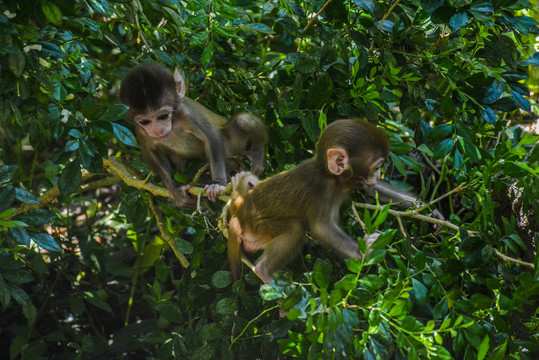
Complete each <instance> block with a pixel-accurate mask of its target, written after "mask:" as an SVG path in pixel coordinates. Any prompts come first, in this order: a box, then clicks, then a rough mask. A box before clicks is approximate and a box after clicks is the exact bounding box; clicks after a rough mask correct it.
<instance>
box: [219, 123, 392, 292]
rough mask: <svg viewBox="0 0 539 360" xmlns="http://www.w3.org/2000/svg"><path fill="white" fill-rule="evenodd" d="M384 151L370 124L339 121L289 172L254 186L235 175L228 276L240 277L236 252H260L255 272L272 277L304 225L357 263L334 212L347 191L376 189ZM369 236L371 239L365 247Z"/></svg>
mask: <svg viewBox="0 0 539 360" xmlns="http://www.w3.org/2000/svg"><path fill="white" fill-rule="evenodd" d="M388 153H389V144H388V140H387V137H386V136H385V135H384V133H383V132H382V131H380V130H379V129H378V128H376V126H374V125H371V124H369V123H367V122H366V121H363V120H338V121H335V122H333V123H332V124H330V125H329V126H327V127H326V128H325V129H324V131H323V132H322V134H321V136H320V140H319V142H318V146H317V150H316V154H315V156H314V157H313V158H311V159H308V160H305V161H304V162H302V163H301V164H299V165H298V166H297V167H295V168H294V169H292V170H289V171H285V172H282V173H279V174H277V175H275V176H272V177H270V178H268V179H266V180H263V181H261V182H260V183H258V184H257V183H256V180H253V179H256V177H255V176H254V175H253V174H249V173H244V174H240V175H238V177H237V178H235V179H234V182H235V185H237V187H238V188H237V189H235V191H234V193H233V195H232V199H231V203H230V214H231V217H230V221H229V238H228V259H229V262H230V268H231V271H232V275H233V278H234V279H239V276H240V272H241V254H242V250H245V251H246V252H255V251H258V250H264V252H263V254H262V256H261V257H260V258H259V259H258V260H257V262H256V266H255V271H256V273H257V275H258V276H259V277H260V278H261V279H263V280H264V281H265V282H266V283H270V282H271V280H272V278H273V273H274V272H275V271H276V270H278V269H281V268H282V267H283V266H285V265H286V264H287V263H288V262H289V261H290V260H292V259H293V258H294V257H295V256H296V255H297V254H298V253H299V252H300V250H301V248H302V243H303V241H302V238H303V236H304V232H305V230H306V228H309V229H310V231H311V233H312V236H313V238H314V239H315V240H316V241H318V242H320V243H321V244H323V245H326V246H328V247H330V248H332V249H333V250H334V251H335V252H336V253H337V254H338V255H340V256H341V257H344V258H350V257H353V258H358V259H360V258H361V257H362V254H361V253H360V251H359V250H358V245H357V240H355V239H353V238H352V237H350V236H349V235H348V234H346V233H345V232H344V231H343V230H341V229H340V228H339V226H338V222H339V208H340V206H341V204H342V203H343V202H344V201H345V200H346V199H347V194H348V192H349V191H350V190H352V189H354V188H359V189H368V188H371V187H373V186H374V185H376V183H377V182H378V180H379V179H380V167H381V166H382V164H383V162H384V161H385V159H386V157H387V155H388ZM250 184H253V187H252V188H251V189H249V187H250ZM255 185H256V186H255ZM375 239H376V236H371V237H369V238H368V239H367V242H368V244H367V245H368V246H369V245H371V244H372V242H374V240H375Z"/></svg>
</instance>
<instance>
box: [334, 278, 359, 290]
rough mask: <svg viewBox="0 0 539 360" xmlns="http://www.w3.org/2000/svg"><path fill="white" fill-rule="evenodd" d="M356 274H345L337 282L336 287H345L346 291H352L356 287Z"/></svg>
mask: <svg viewBox="0 0 539 360" xmlns="http://www.w3.org/2000/svg"><path fill="white" fill-rule="evenodd" d="M356 284H357V282H356V276H355V275H353V274H347V275H345V276H344V277H343V278H342V279H341V280H339V281H338V282H337V283H335V289H343V290H345V291H350V290H352V289H355V287H356Z"/></svg>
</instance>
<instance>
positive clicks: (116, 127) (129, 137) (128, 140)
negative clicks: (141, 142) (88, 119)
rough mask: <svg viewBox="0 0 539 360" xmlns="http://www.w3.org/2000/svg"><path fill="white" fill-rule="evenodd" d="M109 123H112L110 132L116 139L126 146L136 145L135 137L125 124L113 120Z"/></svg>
mask: <svg viewBox="0 0 539 360" xmlns="http://www.w3.org/2000/svg"><path fill="white" fill-rule="evenodd" d="M111 124H112V132H113V134H114V136H116V138H117V139H118V140H120V141H121V142H122V143H123V144H125V145H127V146H137V139H136V138H135V136H134V135H133V133H132V132H131V130H129V129H128V128H126V127H125V126H122V125H120V124H117V123H114V122H113V123H111Z"/></svg>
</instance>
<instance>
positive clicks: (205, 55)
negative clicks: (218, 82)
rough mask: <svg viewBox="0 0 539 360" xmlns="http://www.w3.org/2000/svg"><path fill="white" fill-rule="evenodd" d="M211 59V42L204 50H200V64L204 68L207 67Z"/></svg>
mask: <svg viewBox="0 0 539 360" xmlns="http://www.w3.org/2000/svg"><path fill="white" fill-rule="evenodd" d="M212 59H213V41H211V42H210V43H209V44H208V45H207V46H206V47H205V48H204V50H202V55H201V56H200V62H201V63H202V65H203V66H204V67H206V66H208V64H209V63H210V61H211V60H212Z"/></svg>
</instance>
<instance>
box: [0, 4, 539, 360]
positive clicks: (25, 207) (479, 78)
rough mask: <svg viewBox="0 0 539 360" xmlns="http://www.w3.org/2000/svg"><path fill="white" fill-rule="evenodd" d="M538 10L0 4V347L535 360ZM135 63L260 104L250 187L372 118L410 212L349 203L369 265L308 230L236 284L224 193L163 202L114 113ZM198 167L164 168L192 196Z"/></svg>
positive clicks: (196, 93)
mask: <svg viewBox="0 0 539 360" xmlns="http://www.w3.org/2000/svg"><path fill="white" fill-rule="evenodd" d="M538 5H539V4H538V3H537V1H526V0H496V1H490V2H484V1H476V0H422V1H412V0H402V1H401V0H379V1H360V0H352V1H350V0H348V1H337V0H323V1H317V0H309V1H294V0H281V1H276V0H272V1H259V0H235V1H225V0H195V1H180V0H156V1H140V0H134V1H127V0H72V1H64V0H58V1H48V0H41V1H37V2H34V1H15V0H0V55H1V56H0V79H1V83H2V88H1V89H0V94H1V97H0V145H1V147H0V186H1V187H0V334H1V335H2V336H1V340H0V357H2V358H11V359H18V358H21V359H73V358H78V359H94V358H103V359H118V358H124V359H138V358H147V359H170V358H180V359H197V360H198V359H288V358H306V359H360V358H363V359H411V360H412V359H480V360H481V359H485V358H488V359H505V358H514V359H530V360H531V359H534V358H535V356H536V354H537V353H539V306H538V305H539V301H538V299H539V271H538V265H539V256H538V255H537V242H538V239H539V200H538V197H539V176H538V175H539V147H538V146H537V143H538V139H539V135H538V133H539V130H538V128H537V126H538V125H537V99H538V96H537V94H538V92H539V70H538V66H539V52H538V51H539V49H538V48H537V44H538V41H537V39H539V26H538V22H537V19H538V18H539V17H538V14H537V12H536V11H537V8H538ZM144 62H154V63H158V64H161V65H164V66H166V67H167V68H169V69H170V70H171V71H173V70H174V69H175V68H178V69H179V70H181V71H182V72H183V73H184V75H185V78H186V80H187V82H188V89H187V93H188V96H189V97H191V98H193V99H196V100H197V101H199V102H200V103H202V104H204V105H205V106H207V107H208V108H210V109H211V110H213V111H214V112H216V113H218V114H221V115H223V116H224V117H226V118H229V117H230V116H231V115H233V114H235V113H238V112H240V111H249V112H251V113H252V114H254V115H256V116H258V117H260V118H261V119H262V120H263V122H264V124H265V125H266V127H267V130H268V134H269V144H268V147H267V151H266V170H265V173H264V175H263V176H262V177H263V178H266V177H269V176H271V175H273V174H276V173H278V172H281V171H283V170H286V169H290V168H291V167H294V166H295V165H296V164H298V163H299V162H300V161H302V160H304V159H306V158H309V157H311V156H312V154H313V151H314V149H315V147H316V142H317V139H318V136H319V135H320V132H321V130H322V129H324V127H325V126H326V125H327V124H329V123H331V122H332V121H334V120H336V119H342V118H363V119H366V120H368V121H369V122H371V123H373V124H377V126H378V127H379V128H380V129H382V130H383V131H384V132H385V133H386V134H387V136H388V137H389V140H390V146H391V153H390V157H389V161H387V163H386V164H385V166H384V168H383V176H384V178H385V179H386V180H388V181H390V182H391V184H392V185H393V186H394V187H396V188H399V189H403V190H406V191H413V192H415V193H416V194H418V196H419V199H420V200H421V203H422V204H424V206H421V207H418V208H415V209H409V210H406V211H403V210H397V209H395V208H394V206H392V205H391V204H388V205H385V204H380V203H379V202H378V201H377V199H376V198H374V199H373V198H371V197H369V196H367V195H365V194H362V193H359V192H358V193H354V194H353V196H352V201H351V204H349V205H347V206H346V207H345V208H343V209H342V216H341V220H342V224H341V225H342V226H343V228H344V229H345V231H346V232H347V233H349V234H351V235H352V236H353V237H355V238H358V241H359V242H360V244H361V243H362V242H361V240H360V239H362V238H363V235H364V234H370V233H373V232H374V231H380V232H381V233H382V235H381V236H380V238H379V239H378V240H377V242H376V243H375V246H374V248H375V250H374V251H373V252H372V253H371V255H370V256H369V257H367V258H366V259H364V260H363V261H358V260H354V259H348V260H346V261H343V260H341V259H338V258H336V257H335V256H334V255H333V254H332V253H331V252H329V251H328V250H327V249H324V248H323V247H320V246H318V245H316V244H314V243H313V242H312V241H306V243H305V247H304V249H303V251H302V254H301V256H300V257H299V258H297V259H296V260H295V261H294V262H293V263H292V264H290V265H289V266H288V267H287V268H286V269H285V270H283V271H280V272H278V273H277V275H276V277H275V280H274V282H273V283H272V284H271V285H262V283H261V282H260V280H259V279H258V278H257V277H256V275H255V274H253V273H251V272H250V271H249V270H248V269H247V267H245V268H244V274H243V278H242V280H239V281H235V282H232V279H231V275H230V272H229V270H228V264H227V257H226V239H225V235H226V234H224V233H223V229H224V227H223V224H222V221H221V220H220V219H222V217H221V214H222V209H223V206H224V204H225V201H226V196H224V197H223V200H225V201H221V202H218V203H216V204H212V203H209V202H207V201H205V200H204V195H203V192H202V193H201V194H200V195H199V196H200V201H199V205H198V207H197V209H196V210H194V211H184V210H179V209H178V208H176V207H175V206H174V203H173V202H172V200H171V199H169V198H168V192H167V190H166V189H165V188H163V186H162V185H161V183H160V179H159V178H158V177H157V176H154V174H152V173H151V171H150V170H149V168H148V167H147V166H146V165H145V164H144V161H143V160H142V158H141V155H140V149H139V147H138V145H137V141H136V138H135V137H134V136H133V132H132V130H133V129H132V127H131V125H130V124H129V123H128V122H127V121H125V115H126V112H127V107H126V106H125V105H122V104H120V102H119V100H118V98H117V94H118V88H119V83H120V81H121V80H122V78H123V77H124V76H125V74H126V73H127V71H129V69H130V68H132V67H133V66H135V65H136V64H140V63H144ZM199 165H201V164H191V165H190V168H189V172H188V173H187V174H176V179H177V180H178V181H180V182H182V183H192V184H193V190H194V193H197V192H198V191H199V190H200V187H203V185H204V184H205V183H206V182H207V179H208V178H209V177H208V175H207V172H206V173H204V172H203V171H200V172H198V173H197V171H198V170H199V167H198V166H199ZM193 174H196V175H195V179H194V180H193V178H192V176H193ZM306 181H307V180H306ZM225 195H226V194H225ZM435 208H437V209H438V210H439V211H440V212H441V213H442V214H443V215H444V218H445V220H436V219H433V218H431V217H428V216H426V215H428V214H429V212H430V211H432V210H433V209H435ZM220 221H221V222H220ZM433 223H436V224H437V225H439V226H440V227H441V229H440V230H439V231H435V230H434V229H433ZM306 239H309V234H308V233H307V234H306Z"/></svg>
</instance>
